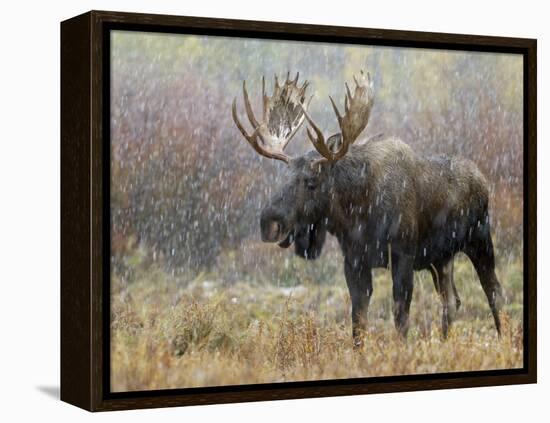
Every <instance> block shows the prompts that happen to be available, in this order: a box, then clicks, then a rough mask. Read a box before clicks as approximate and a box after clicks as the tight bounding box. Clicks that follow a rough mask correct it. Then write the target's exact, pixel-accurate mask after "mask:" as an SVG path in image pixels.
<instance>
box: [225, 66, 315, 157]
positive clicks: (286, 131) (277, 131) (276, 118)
mask: <svg viewBox="0 0 550 423" xmlns="http://www.w3.org/2000/svg"><path fill="white" fill-rule="evenodd" d="M299 76H300V74H299V73H297V74H296V78H294V80H290V73H288V74H287V77H286V80H285V82H283V84H282V85H281V86H279V80H278V79H277V75H275V86H274V88H273V95H272V96H271V97H269V96H268V95H267V94H266V93H265V79H264V78H263V77H262V99H263V119H262V122H258V121H257V120H256V117H255V116H254V112H253V111H252V106H251V105H250V100H249V98H248V92H247V91H246V81H243V97H244V106H245V110H246V114H247V116H248V120H249V121H250V124H251V125H252V128H253V132H252V134H250V135H249V134H248V132H247V131H246V129H245V128H244V127H243V125H242V124H241V122H240V121H239V118H238V116H237V99H236V98H235V99H234V100H233V107H232V114H233V120H234V121H235V125H237V128H238V129H239V131H241V134H242V135H243V137H244V138H245V139H246V140H247V141H248V143H249V144H250V145H251V146H252V148H254V150H256V152H257V153H259V154H261V155H262V156H264V157H268V158H270V159H277V160H282V161H283V162H285V163H288V162H289V161H290V157H289V156H288V155H287V154H285V153H284V151H283V150H284V149H285V147H286V146H287V145H288V143H289V142H290V140H291V139H292V137H293V136H294V134H296V131H297V130H298V129H299V128H300V126H301V125H302V123H303V122H304V116H305V115H304V112H305V110H306V108H307V104H306V100H305V99H306V97H305V92H306V88H307V86H308V85H309V82H308V81H305V82H304V83H303V85H302V86H301V87H298V78H299ZM310 100H311V98H310ZM308 104H309V101H308Z"/></svg>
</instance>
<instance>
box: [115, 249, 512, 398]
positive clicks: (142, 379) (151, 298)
mask: <svg viewBox="0 0 550 423" xmlns="http://www.w3.org/2000/svg"><path fill="white" fill-rule="evenodd" d="M291 260H298V259H291ZM301 263H304V262H303V261H300V262H296V263H293V264H292V265H293V266H306V265H307V266H312V264H311V263H305V264H301ZM313 266H314V265H313ZM455 272H456V273H455V275H456V276H455V278H456V281H457V286H458V290H459V292H460V295H461V298H462V302H463V306H462V308H461V310H460V312H459V315H458V320H457V322H456V323H455V325H454V326H453V330H452V332H451V335H450V338H449V339H448V340H447V341H445V342H443V341H442V340H441V338H440V329H439V321H440V318H439V315H440V314H439V313H440V306H439V300H438V298H437V296H436V294H435V292H434V289H433V284H432V281H431V279H430V278H429V275H428V274H427V273H426V272H422V273H418V274H417V275H416V276H415V293H414V298H413V303H412V310H411V330H410V333H409V338H408V340H407V342H402V341H400V340H399V339H398V337H397V336H396V332H395V329H394V327H393V322H392V318H391V284H390V280H389V277H388V272H387V271H376V272H375V282H374V287H375V292H374V295H373V300H372V303H371V309H370V311H369V321H370V326H369V330H368V333H366V338H367V342H366V343H365V346H364V347H363V348H362V349H361V350H354V349H353V348H352V343H351V319H350V313H349V310H350V304H349V297H348V293H347V288H346V286H345V282H344V279H343V276H341V275H342V274H341V273H337V275H338V277H336V278H335V280H334V282H333V283H332V284H323V285H316V284H313V283H311V282H307V281H306V282H305V284H302V285H297V286H295V287H277V286H273V285H270V284H265V283H262V284H255V283H253V282H250V281H247V282H239V281H237V282H232V283H230V284H229V283H227V281H224V280H222V279H220V278H217V279H216V278H215V277H214V275H206V274H202V275H199V276H197V277H195V278H194V280H191V281H189V280H184V279H176V278H173V277H170V276H168V275H166V274H165V273H163V272H162V271H160V270H158V269H157V270H153V269H152V268H150V269H149V270H148V271H147V272H142V274H141V275H140V276H139V277H136V279H135V280H134V281H132V282H131V283H127V282H122V281H120V280H118V279H116V278H115V279H114V280H113V284H112V324H111V336H112V344H111V348H112V354H111V355H112V366H111V369H112V371H111V375H112V379H111V384H112V389H113V390H114V391H132V390H149V389H165V388H185V387H196V386H219V385H234V384H251V383H267V382H283V381H298V380H318V379H335V378H349V377H369V376H382V375H403V374H418V373H434V372H454V371H468V370H482V369H505V368H514V367H521V366H522V361H523V332H522V303H523V298H522V267H521V260H519V259H518V260H514V261H510V260H508V261H507V262H506V263H501V264H500V265H499V269H498V272H497V273H498V274H499V277H500V280H501V282H502V284H503V287H504V290H505V292H506V295H507V298H508V303H507V305H506V306H505V309H504V312H503V323H504V324H503V326H504V330H503V337H502V338H501V339H500V340H499V339H497V337H496V332H495V330H494V327H493V322H492V318H491V316H490V313H489V308H488V306H487V303H486V300H485V297H484V294H483V292H482V290H481V288H480V286H479V282H478V280H477V277H476V276H475V274H474V271H473V269H472V267H471V265H470V263H469V262H468V261H467V260H466V259H464V258H461V259H458V260H457V263H456V265H455Z"/></svg>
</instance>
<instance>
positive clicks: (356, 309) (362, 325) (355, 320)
mask: <svg viewBox="0 0 550 423" xmlns="http://www.w3.org/2000/svg"><path fill="white" fill-rule="evenodd" d="M344 273H345V276H346V283H347V285H348V289H349V294H350V298H351V321H352V335H353V345H354V346H355V347H359V346H361V345H362V344H363V335H364V331H365V329H366V322H367V312H368V309H369V303H370V298H371V296H372V272H371V269H370V267H367V266H366V265H363V264H362V263H360V262H359V263H358V262H357V261H356V260H353V259H352V260H348V259H346V261H345V264H344Z"/></svg>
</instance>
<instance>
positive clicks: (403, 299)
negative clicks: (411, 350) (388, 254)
mask: <svg viewBox="0 0 550 423" xmlns="http://www.w3.org/2000/svg"><path fill="white" fill-rule="evenodd" d="M413 261H414V258H413V256H412V255H408V254H395V253H393V254H392V262H391V263H392V264H391V274H392V280H393V318H394V322H395V327H396V329H397V331H398V332H399V334H400V335H401V336H402V337H403V338H407V332H408V330H409V310H410V307H411V300H412V295H413V277H414V270H413Z"/></svg>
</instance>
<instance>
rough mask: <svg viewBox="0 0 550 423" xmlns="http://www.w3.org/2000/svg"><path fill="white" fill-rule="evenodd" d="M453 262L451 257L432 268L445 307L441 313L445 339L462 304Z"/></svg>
mask: <svg viewBox="0 0 550 423" xmlns="http://www.w3.org/2000/svg"><path fill="white" fill-rule="evenodd" d="M453 262H454V260H453V259H450V260H449V261H447V262H444V263H438V264H435V265H432V267H431V269H430V271H431V273H432V277H433V279H434V284H435V285H436V286H437V287H438V288H439V289H437V292H438V294H439V297H440V298H441V305H442V307H443V310H442V313H441V332H442V334H443V338H444V339H446V338H447V336H448V335H449V330H450V328H451V324H452V323H453V320H454V318H455V315H456V312H457V310H458V307H459V306H460V299H459V298H458V294H457V291H456V287H455V284H454V275H453V270H454V269H453Z"/></svg>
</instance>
